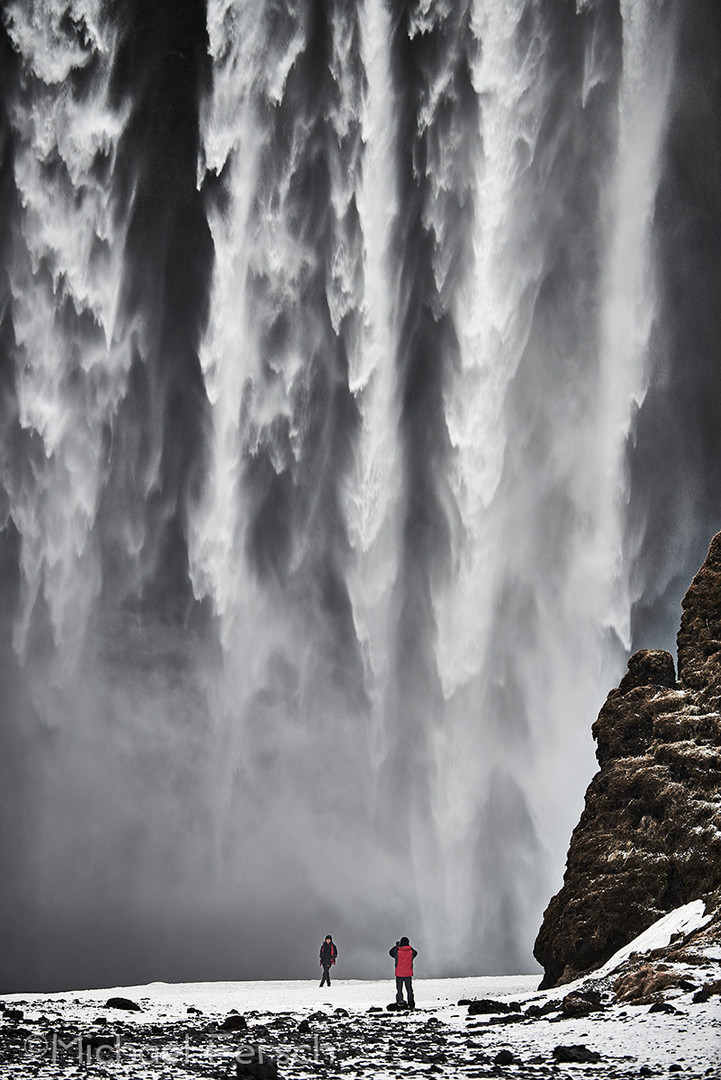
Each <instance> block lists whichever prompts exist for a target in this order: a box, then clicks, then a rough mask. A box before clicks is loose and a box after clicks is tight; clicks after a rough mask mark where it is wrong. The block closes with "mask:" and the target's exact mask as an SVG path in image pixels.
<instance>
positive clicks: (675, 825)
mask: <svg viewBox="0 0 721 1080" xmlns="http://www.w3.org/2000/svg"><path fill="white" fill-rule="evenodd" d="M682 607H683V617H682V621H681V629H680V631H679V635H678V657H679V678H678V682H676V678H675V673H674V665H673V659H672V657H671V655H670V654H669V653H667V652H662V651H660V650H643V651H642V652H638V653H635V654H634V655H633V656H632V657H631V659H630V660H629V662H628V672H627V673H626V675H624V677H623V679H622V680H621V682H620V684H619V686H618V688H617V689H616V690H612V691H611V692H610V694H609V695H608V698H607V699H606V702H605V704H604V705H603V708H602V709H601V712H600V714H599V717H598V719H597V721H596V722H595V724H594V725H593V729H592V730H593V734H594V737H595V739H596V741H597V751H596V756H597V758H598V762H599V765H600V771H599V772H598V773H597V774H596V775H595V777H594V778H593V780H592V781H591V783H590V785H589V788H588V791H587V792H586V803H585V808H584V811H583V813H582V815H581V820H580V821H579V823H578V825H577V827H576V829H575V830H574V833H573V836H572V838H571V844H570V847H569V852H568V859H567V863H566V873H565V876H564V882H563V887H562V889H561V891H560V892H559V893H557V894H556V896H554V897H553V899H552V900H551V902H550V904H549V906H548V908H547V909H546V912H545V914H544V918H543V924H542V926H541V929H540V931H539V934H538V938H537V939H536V944H535V948H534V955H535V956H536V958H537V960H538V961H539V963H540V964H541V965H542V966H543V968H544V971H545V975H544V979H543V982H542V984H541V985H542V986H543V987H548V986H555V985H558V984H559V983H563V982H567V981H569V980H570V979H572V978H575V977H576V976H577V975H579V974H582V973H584V972H587V971H589V970H591V969H593V968H595V967H598V966H599V965H601V964H603V963H604V962H605V961H606V960H607V959H609V957H611V956H612V955H613V953H614V952H615V951H616V950H617V949H619V948H621V947H622V946H623V945H626V944H628V942H629V941H631V940H632V939H633V938H634V937H636V935H637V934H639V933H641V931H643V930H645V929H646V927H648V926H650V924H651V923H652V922H654V921H655V920H656V919H658V918H659V917H660V916H661V915H663V914H664V913H665V912H667V911H671V910H672V909H673V908H675V907H678V906H680V905H681V904H685V903H688V902H690V901H691V900H696V899H698V898H699V897H702V896H704V895H706V894H709V893H711V892H714V891H715V890H717V889H718V888H719V887H720V886H721V715H720V712H719V710H720V709H721V705H720V704H719V702H720V701H721V533H719V535H718V536H716V537H715V538H714V540H713V542H712V544H711V547H710V549H709V554H708V557H707V559H706V562H705V563H704V565H703V567H702V568H701V570H700V571H699V572H698V574H697V575H696V577H695V578H694V580H693V582H692V584H691V587H690V588H689V590H688V592H687V594H686V597H685V598H684V601H683V605H682Z"/></svg>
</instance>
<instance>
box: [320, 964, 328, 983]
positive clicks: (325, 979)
mask: <svg viewBox="0 0 721 1080" xmlns="http://www.w3.org/2000/svg"><path fill="white" fill-rule="evenodd" d="M326 983H328V986H330V966H329V965H328V964H323V978H322V979H321V980H320V985H321V986H325V984H326Z"/></svg>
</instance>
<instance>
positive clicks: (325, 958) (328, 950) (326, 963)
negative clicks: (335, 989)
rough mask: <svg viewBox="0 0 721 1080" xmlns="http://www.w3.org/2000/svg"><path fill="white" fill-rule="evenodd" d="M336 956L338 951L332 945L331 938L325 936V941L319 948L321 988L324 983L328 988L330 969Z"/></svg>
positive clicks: (328, 935)
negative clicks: (321, 975) (321, 972)
mask: <svg viewBox="0 0 721 1080" xmlns="http://www.w3.org/2000/svg"><path fill="white" fill-rule="evenodd" d="M337 955H338V950H337V949H336V947H335V945H334V944H333V938H332V937H331V936H330V934H326V936H325V941H324V942H323V944H322V945H321V947H320V966H321V967H322V968H323V977H322V979H321V980H320V985H321V986H324V985H325V983H326V982H327V983H328V986H330V969H331V968H332V966H333V964H335V958H336V956H337Z"/></svg>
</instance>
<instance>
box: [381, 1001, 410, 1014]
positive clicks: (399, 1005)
mask: <svg viewBox="0 0 721 1080" xmlns="http://www.w3.org/2000/svg"><path fill="white" fill-rule="evenodd" d="M386 1009H387V1010H388V1012H408V1005H407V1004H406V1002H405V1001H403V1002H400V1001H391V1002H390V1004H388V1005H386Z"/></svg>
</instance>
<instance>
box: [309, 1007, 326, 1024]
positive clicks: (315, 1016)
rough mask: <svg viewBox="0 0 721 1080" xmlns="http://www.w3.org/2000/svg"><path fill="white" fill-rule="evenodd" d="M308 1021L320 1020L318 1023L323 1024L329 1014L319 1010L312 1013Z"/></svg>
mask: <svg viewBox="0 0 721 1080" xmlns="http://www.w3.org/2000/svg"><path fill="white" fill-rule="evenodd" d="M308 1019H309V1020H318V1021H321V1022H322V1021H323V1020H327V1019H328V1013H324V1012H320V1010H319V1011H318V1012H314V1013H311V1014H310V1016H309V1017H308Z"/></svg>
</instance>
